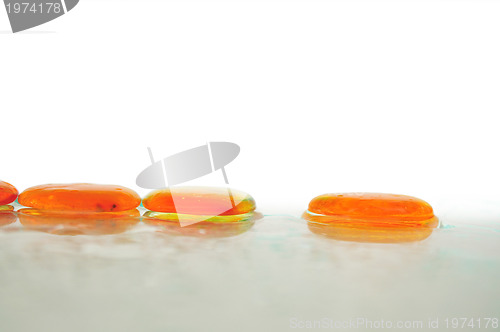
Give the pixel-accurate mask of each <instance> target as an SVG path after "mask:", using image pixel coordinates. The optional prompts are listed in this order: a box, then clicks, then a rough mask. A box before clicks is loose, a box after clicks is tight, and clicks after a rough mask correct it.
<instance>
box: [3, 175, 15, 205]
mask: <svg viewBox="0 0 500 332" xmlns="http://www.w3.org/2000/svg"><path fill="white" fill-rule="evenodd" d="M18 194H19V192H18V191H17V189H16V187H14V186H13V185H11V184H10V183H7V182H3V181H0V205H5V204H9V203H12V202H14V201H15V200H16V198H17V195H18Z"/></svg>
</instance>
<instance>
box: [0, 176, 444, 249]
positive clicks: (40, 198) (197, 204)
mask: <svg viewBox="0 0 500 332" xmlns="http://www.w3.org/2000/svg"><path fill="white" fill-rule="evenodd" d="M1 184H2V185H1V186H0V199H3V200H0V203H1V204H5V202H9V200H10V202H12V201H13V200H15V197H16V196H17V190H15V188H14V187H12V186H10V185H8V184H4V183H1ZM9 186H10V187H9ZM12 188H13V189H12ZM13 190H15V192H14V191H13ZM9 193H10V195H9ZM7 197H8V198H7ZM10 202H9V203H10ZM19 203H20V204H22V205H24V206H28V207H30V208H28V209H21V210H20V211H19V216H20V220H21V222H22V223H23V224H24V225H25V226H27V227H32V228H43V227H45V226H46V227H47V228H48V229H49V230H50V229H52V228H55V229H58V230H60V232H63V233H65V234H66V233H67V234H72V232H73V233H74V234H80V233H84V234H97V233H102V234H110V233H119V232H123V231H125V230H127V229H129V228H130V227H132V226H133V225H135V224H136V223H137V222H138V221H139V216H140V213H139V211H138V210H137V207H138V206H139V205H140V203H141V199H140V197H139V195H138V194H137V193H135V192H134V191H133V190H131V189H128V188H125V187H121V186H112V185H95V184H67V185H42V186H37V187H32V188H29V189H27V190H25V191H24V192H23V193H22V194H21V195H20V196H19ZM143 205H144V207H145V208H146V209H148V210H150V211H148V212H146V213H145V214H144V218H143V220H144V222H145V223H148V224H151V225H155V226H160V227H162V229H164V230H165V231H166V232H169V233H174V234H188V235H194V236H197V235H199V236H218V235H220V236H228V235H237V234H240V233H242V232H244V231H246V230H248V229H249V228H250V227H252V225H253V223H254V221H255V220H257V219H259V218H260V217H261V215H260V214H259V213H256V212H255V209H256V204H255V200H254V199H253V198H252V197H251V196H250V195H248V194H246V193H244V192H240V191H235V190H232V189H226V188H203V187H179V188H170V189H162V190H156V191H153V192H151V193H150V194H149V195H147V196H146V197H145V198H144V200H143ZM303 218H304V219H306V220H308V225H309V229H310V230H311V231H312V232H314V233H317V234H321V235H325V236H328V237H332V238H335V239H338V240H346V241H358V242H409V241H418V240H422V239H425V238H427V237H428V236H430V234H431V233H432V230H433V229H434V228H436V227H437V225H438V219H437V218H436V217H435V216H434V212H433V210H432V207H431V206H430V205H429V204H428V203H426V202H424V201H422V200H420V199H418V198H414V197H410V196H403V195H388V194H368V193H359V194H327V195H322V196H319V197H316V198H314V199H313V200H312V201H311V203H310V204H309V209H308V211H307V212H305V213H304V215H303ZM60 224H64V225H67V226H68V227H65V228H63V230H62V231H61V227H54V226H56V225H60ZM179 224H180V225H181V226H184V227H179ZM96 225H99V228H100V230H98V231H97V230H96V227H95V226H96ZM103 226H106V227H103Z"/></svg>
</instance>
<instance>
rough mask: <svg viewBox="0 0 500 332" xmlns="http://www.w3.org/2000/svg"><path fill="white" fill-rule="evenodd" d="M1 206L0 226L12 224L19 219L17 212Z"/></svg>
mask: <svg viewBox="0 0 500 332" xmlns="http://www.w3.org/2000/svg"><path fill="white" fill-rule="evenodd" d="M1 208H2V207H1V206H0V227H2V226H7V225H9V224H12V223H13V222H15V221H16V220H17V217H16V213H15V212H13V211H11V210H2V209H1Z"/></svg>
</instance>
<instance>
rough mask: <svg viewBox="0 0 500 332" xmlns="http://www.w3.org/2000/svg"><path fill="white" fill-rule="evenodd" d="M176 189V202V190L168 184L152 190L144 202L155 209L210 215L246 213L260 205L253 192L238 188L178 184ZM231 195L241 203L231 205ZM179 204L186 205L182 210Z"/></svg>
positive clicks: (149, 207) (235, 200)
mask: <svg viewBox="0 0 500 332" xmlns="http://www.w3.org/2000/svg"><path fill="white" fill-rule="evenodd" d="M172 190H174V195H175V201H176V202H175V203H174V197H173V193H172V192H171V190H170V189H168V188H167V189H160V190H155V191H153V192H151V193H150V194H148V195H147V196H146V197H145V198H144V200H143V201H142V204H143V205H144V207H145V208H146V209H149V210H152V211H155V212H165V213H182V214H191V215H207V216H219V215H220V216H229V215H239V214H245V213H249V212H252V211H254V210H255V207H256V206H255V200H254V199H253V197H252V196H250V195H248V194H246V193H244V192H241V191H237V190H229V191H228V189H226V188H212V187H176V188H175V189H172ZM228 197H230V198H231V199H232V200H233V202H238V203H237V204H234V205H233V206H232V207H231V204H229V205H228ZM179 205H182V210H181V209H179ZM176 206H177V208H176ZM225 207H227V208H225Z"/></svg>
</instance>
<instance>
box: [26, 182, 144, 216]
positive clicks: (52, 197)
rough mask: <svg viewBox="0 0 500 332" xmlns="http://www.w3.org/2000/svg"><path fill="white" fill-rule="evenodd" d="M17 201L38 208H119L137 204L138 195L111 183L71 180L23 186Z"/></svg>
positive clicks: (87, 210)
mask: <svg viewBox="0 0 500 332" xmlns="http://www.w3.org/2000/svg"><path fill="white" fill-rule="evenodd" d="M18 201H19V204H21V205H24V206H28V207H31V208H35V209H40V210H51V211H82V212H120V211H127V210H132V209H135V208H136V207H138V206H139V204H141V198H140V197H139V195H138V194H137V193H136V192H135V191H133V190H131V189H128V188H125V187H122V186H115V185H102V184H89V183H71V184H46V185H40V186H36V187H31V188H29V189H26V190H25V191H23V192H22V193H21V195H19V199H18Z"/></svg>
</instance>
